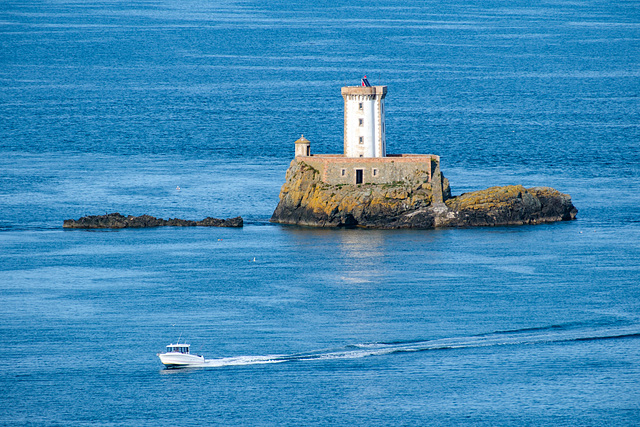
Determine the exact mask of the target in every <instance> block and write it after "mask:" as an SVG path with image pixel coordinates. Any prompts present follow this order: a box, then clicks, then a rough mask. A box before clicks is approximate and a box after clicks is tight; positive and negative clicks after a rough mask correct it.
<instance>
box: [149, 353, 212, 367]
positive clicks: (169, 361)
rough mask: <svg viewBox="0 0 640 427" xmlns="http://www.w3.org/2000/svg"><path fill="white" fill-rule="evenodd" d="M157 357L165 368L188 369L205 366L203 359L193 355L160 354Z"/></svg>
mask: <svg viewBox="0 0 640 427" xmlns="http://www.w3.org/2000/svg"><path fill="white" fill-rule="evenodd" d="M158 357H159V358H160V361H161V362H162V364H163V365H164V366H166V367H167V368H188V367H195V366H203V365H204V364H205V361H204V357H203V356H198V355H195V354H182V353H161V354H158Z"/></svg>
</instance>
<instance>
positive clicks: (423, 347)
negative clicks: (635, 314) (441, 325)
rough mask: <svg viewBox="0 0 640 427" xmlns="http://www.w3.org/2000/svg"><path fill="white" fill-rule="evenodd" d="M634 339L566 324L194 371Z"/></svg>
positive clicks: (221, 363) (240, 359)
mask: <svg viewBox="0 0 640 427" xmlns="http://www.w3.org/2000/svg"><path fill="white" fill-rule="evenodd" d="M591 326H593V325H591ZM633 338H640V326H638V325H633V326H623V327H621V326H615V327H604V328H597V329H593V328H589V329H588V330H585V328H584V327H580V325H579V324H566V325H554V326H549V327H542V328H528V329H521V330H510V331H496V332H491V333H487V334H480V335H472V336H458V337H451V338H439V339H431V340H416V341H397V342H380V343H366V344H352V345H347V346H344V347H341V348H335V349H324V350H318V351H312V352H307V353H297V354H274V355H265V356H237V357H223V358H218V359H207V360H206V361H205V362H204V363H203V364H199V365H197V366H191V367H198V368H220V367H225V366H245V365H261V364H274V363H285V362H305V361H318V360H332V359H360V358H364V357H372V356H385V355H390V354H396V353H411V352H422V351H445V350H453V349H465V348H480V347H494V346H507V345H536V344H552V343H563V342H579V341H598V340H615V339H633Z"/></svg>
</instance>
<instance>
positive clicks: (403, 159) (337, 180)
mask: <svg viewBox="0 0 640 427" xmlns="http://www.w3.org/2000/svg"><path fill="white" fill-rule="evenodd" d="M341 92H342V97H343V98H344V154H313V155H312V154H311V143H310V141H309V140H307V139H306V138H304V136H303V137H301V138H300V139H299V140H297V141H296V142H295V146H296V150H295V155H296V160H298V161H303V162H304V163H307V164H308V165H309V166H312V167H313V168H314V169H316V170H318V171H319V172H320V176H321V179H322V181H323V182H324V183H326V184H329V185H344V184H353V185H358V184H391V183H399V182H407V183H416V182H425V183H431V182H432V180H433V178H434V177H435V175H436V174H438V175H439V174H440V157H439V156H436V155H433V154H387V153H386V138H385V130H386V128H385V120H384V118H385V111H384V100H385V96H386V94H387V87H386V86H369V84H368V81H367V80H366V77H365V78H364V79H363V83H362V86H347V87H343V88H342V91H341Z"/></svg>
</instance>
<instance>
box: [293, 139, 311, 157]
mask: <svg viewBox="0 0 640 427" xmlns="http://www.w3.org/2000/svg"><path fill="white" fill-rule="evenodd" d="M295 144H296V157H308V156H310V155H311V142H309V140H308V139H307V138H305V137H304V135H301V136H300V139H298V140H297V141H296V142H295Z"/></svg>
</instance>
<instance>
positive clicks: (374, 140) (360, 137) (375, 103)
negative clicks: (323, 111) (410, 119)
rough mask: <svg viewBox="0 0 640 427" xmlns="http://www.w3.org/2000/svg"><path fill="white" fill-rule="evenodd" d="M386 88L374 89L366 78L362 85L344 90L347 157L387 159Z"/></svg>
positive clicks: (377, 87)
mask: <svg viewBox="0 0 640 427" xmlns="http://www.w3.org/2000/svg"><path fill="white" fill-rule="evenodd" d="M386 94H387V87H386V86H371V85H370V84H369V82H368V80H367V76H365V77H364V78H363V79H362V86H346V87H343V88H342V97H343V98H344V155H345V157H385V156H386V155H387V146H386V139H385V126H384V97H385V95H386Z"/></svg>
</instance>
